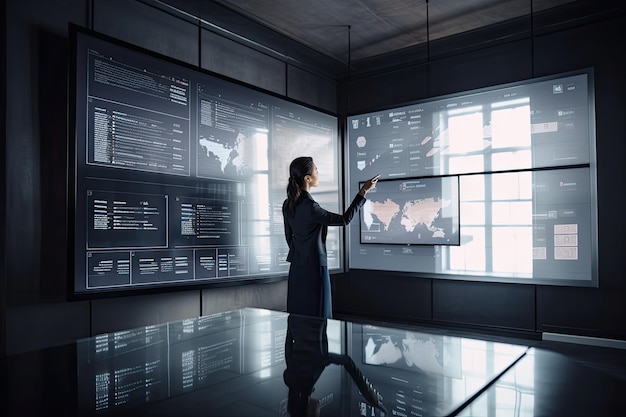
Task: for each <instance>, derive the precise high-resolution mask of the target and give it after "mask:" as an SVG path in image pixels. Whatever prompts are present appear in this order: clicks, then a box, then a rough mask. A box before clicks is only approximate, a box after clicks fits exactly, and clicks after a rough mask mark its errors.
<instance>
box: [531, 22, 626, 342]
mask: <svg viewBox="0 0 626 417" xmlns="http://www.w3.org/2000/svg"><path fill="white" fill-rule="evenodd" d="M625 35H626V18H625V16H624V14H623V13H622V14H621V15H620V14H617V15H615V16H613V17H612V18H610V19H606V20H602V21H599V22H596V23H594V24H590V25H584V26H578V27H573V28H570V29H569V30H567V31H563V32H558V33H554V34H548V35H544V36H541V37H538V38H537V40H536V41H535V53H536V59H535V65H536V71H537V72H538V73H542V74H543V73H552V72H558V71H564V70H569V69H575V68H585V67H593V68H594V78H595V106H596V154H597V165H596V169H597V183H598V193H597V198H598V239H599V247H598V252H599V257H598V265H599V288H596V289H587V290H585V289H574V288H563V289H558V288H550V287H539V288H538V292H537V294H538V297H537V325H538V328H539V330H542V331H550V332H563V333H572V334H583V335H596V336H597V335H600V336H602V335H604V336H606V337H615V338H621V339H626V320H624V317H626V303H624V301H623V300H624V299H625V298H626V279H625V277H626V257H625V256H624V254H625V253H626V242H625V241H624V239H623V236H624V231H626V218H625V217H624V215H623V211H624V207H625V206H626V193H625V192H624V191H623V187H622V186H621V185H619V184H621V179H623V178H625V177H626V164H624V157H625V155H626V141H625V140H624V138H626V125H625V124H624V115H625V114H626V100H625V99H624V97H626V79H625V78H624V76H623V66H622V65H621V64H620V63H619V61H620V58H619V54H618V53H616V40H617V39H623V37H624V36H625Z"/></svg>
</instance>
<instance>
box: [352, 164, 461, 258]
mask: <svg viewBox="0 0 626 417" xmlns="http://www.w3.org/2000/svg"><path fill="white" fill-rule="evenodd" d="M444 179H454V180H455V181H454V183H455V189H456V193H454V195H452V196H451V197H452V198H453V205H454V207H456V210H455V212H456V213H455V214H456V215H455V217H453V220H456V221H455V222H453V223H452V229H456V233H455V234H454V236H455V238H454V240H453V241H452V242H449V243H445V242H441V243H435V242H420V241H419V240H414V241H409V240H407V241H402V242H389V241H382V242H381V241H375V240H367V239H364V237H365V234H366V233H364V230H363V223H364V220H363V216H364V210H363V208H361V210H360V211H359V238H360V241H359V243H360V244H361V245H399V246H460V245H461V238H460V236H461V223H460V216H461V208H460V197H461V195H460V187H459V176H458V175H435V176H427V177H424V176H423V177H402V178H400V177H395V178H386V179H379V180H378V182H377V185H376V186H377V187H378V186H379V184H385V183H386V184H394V183H398V184H400V183H403V182H406V181H420V180H427V181H430V180H432V181H436V180H439V184H440V185H443V181H444ZM363 184H365V183H364V182H359V188H360V187H362V186H363ZM375 191H376V188H375V189H374V192H375ZM440 197H443V192H442V193H441V195H440ZM370 198H371V197H370ZM365 204H367V202H366V203H365ZM409 235H411V232H407V233H406V236H409ZM433 239H434V238H433Z"/></svg>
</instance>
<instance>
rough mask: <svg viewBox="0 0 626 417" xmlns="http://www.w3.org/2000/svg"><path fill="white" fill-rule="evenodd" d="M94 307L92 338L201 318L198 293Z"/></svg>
mask: <svg viewBox="0 0 626 417" xmlns="http://www.w3.org/2000/svg"><path fill="white" fill-rule="evenodd" d="M91 303H92V306H91V334H92V335H95V334H101V333H108V332H114V331H118V330H124V329H133V328H136V327H141V326H149V325H152V324H159V323H165V322H168V321H172V320H182V319H186V318H190V317H198V316H199V315H200V292H199V291H185V292H182V291H181V292H173V293H168V294H152V295H144V296H135V297H119V298H108V299H101V300H94V301H92V302H91Z"/></svg>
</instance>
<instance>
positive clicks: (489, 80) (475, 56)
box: [428, 40, 532, 96]
mask: <svg viewBox="0 0 626 417" xmlns="http://www.w3.org/2000/svg"><path fill="white" fill-rule="evenodd" d="M531 52H532V51H531V42H530V40H522V41H515V42H512V43H507V44H501V45H495V46H493V47H490V48H485V49H478V50H475V51H472V52H468V53H463V54H459V55H455V56H453V57H448V58H445V59H441V60H437V61H433V62H431V63H430V65H429V67H430V71H429V76H430V78H429V82H430V84H429V91H428V93H429V95H430V96H441V95H446V94H451V93H458V92H463V91H468V90H474V89H478V88H483V87H488V86H492V85H498V84H504V83H509V82H513V81H518V80H523V79H527V78H531V77H532V59H531V56H532V53H531Z"/></svg>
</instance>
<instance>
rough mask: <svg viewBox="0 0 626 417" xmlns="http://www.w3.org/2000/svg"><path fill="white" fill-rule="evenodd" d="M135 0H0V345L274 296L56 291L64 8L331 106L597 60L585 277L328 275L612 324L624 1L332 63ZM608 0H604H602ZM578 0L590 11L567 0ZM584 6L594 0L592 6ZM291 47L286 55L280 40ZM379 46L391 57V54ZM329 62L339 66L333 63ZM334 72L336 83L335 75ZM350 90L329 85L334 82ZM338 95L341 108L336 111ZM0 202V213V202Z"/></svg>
mask: <svg viewBox="0 0 626 417" xmlns="http://www.w3.org/2000/svg"><path fill="white" fill-rule="evenodd" d="M156 3H159V2H150V1H148V0H146V1H140V0H30V1H28V2H25V1H20V0H8V1H7V2H6V3H5V6H4V7H5V9H4V12H5V14H6V16H5V18H4V19H3V21H5V22H6V39H5V40H4V42H3V44H4V45H5V46H6V48H5V49H6V51H5V54H6V75H5V80H6V94H3V98H4V100H3V102H4V103H5V107H6V109H5V111H4V112H3V113H4V114H5V119H3V120H6V129H5V130H4V131H5V132H6V137H5V141H4V146H5V148H6V149H5V153H4V155H5V158H4V161H3V162H4V175H5V178H4V179H5V180H6V181H5V182H4V184H5V187H6V189H5V190H4V192H3V195H4V196H5V206H4V213H3V216H2V220H1V221H2V228H4V231H5V233H4V234H3V236H4V242H3V243H4V254H3V259H2V263H3V266H4V268H3V274H4V275H2V276H0V279H2V286H1V287H0V288H1V289H2V290H5V291H1V295H0V297H2V305H3V310H4V311H3V313H5V316H4V317H5V319H4V321H3V326H2V329H3V330H2V331H3V335H2V337H3V340H2V342H3V348H4V350H5V352H6V353H8V354H11V353H18V352H23V351H29V350H33V349H38V348H41V347H47V346H56V345H60V344H63V343H67V342H68V341H73V340H76V339H77V338H81V337H87V336H90V335H93V334H97V333H100V332H105V331H112V330H117V329H126V328H128V327H134V326H142V325H149V324H155V323H158V322H163V321H168V320H176V319H180V318H184V317H190V316H197V315H202V314H211V313H213V312H218V311H223V310H227V309H231V308H239V307H245V306H254V307H263V308H271V309H278V310H280V309H284V307H285V304H286V303H285V298H286V282H285V281H284V280H278V281H275V282H269V283H259V284H249V285H244V286H240V287H220V288H202V289H194V290H187V291H172V292H165V293H158V294H144V295H127V296H119V297H107V298H103V299H95V300H82V301H73V300H72V299H70V298H69V297H68V295H67V283H68V279H70V278H69V277H68V255H69V254H68V237H67V236H66V233H67V229H68V224H67V219H66V213H67V206H66V205H67V203H66V199H67V193H68V187H67V182H66V169H67V163H68V161H67V156H66V155H67V154H66V151H67V149H66V148H67V135H68V128H67V102H68V97H67V88H68V79H67V74H68V68H67V62H68V47H69V45H68V23H73V24H77V25H79V26H83V27H86V28H90V29H94V30H97V31H99V32H102V33H105V34H107V35H110V36H113V37H115V38H118V39H121V40H123V41H127V42H130V43H132V44H135V45H137V46H140V47H143V48H147V49H150V50H152V51H156V52H158V53H161V54H164V55H167V56H169V57H171V58H173V59H177V60H180V61H184V62H186V63H188V64H191V65H195V66H198V68H200V69H206V70H210V71H215V72H217V73H219V74H222V75H227V76H230V77H232V78H234V79H235V80H237V81H240V82H245V83H249V84H250V85H253V86H256V87H259V88H262V89H264V90H267V91H268V92H271V93H273V94H278V95H283V96H285V97H287V98H291V99H294V100H296V101H300V102H303V103H305V104H307V105H310V106H313V107H316V108H320V109H322V110H326V111H329V112H338V113H339V116H340V118H341V117H342V116H344V115H345V114H346V113H348V112H359V111H368V110H372V109H378V108H381V107H388V106H393V105H396V104H400V103H406V102H410V101H415V100H419V99H423V98H427V97H433V96H437V95H442V94H447V93H454V92H459V91H465V90H471V89H476V88H481V87H485V86H489V85H496V84H501V83H506V82H513V81H517V80H522V79H526V78H531V77H535V76H541V75H548V74H553V73H559V72H563V71H569V70H573V69H578V68H584V67H590V66H591V67H594V70H595V74H596V116H597V120H596V128H597V162H598V164H597V171H598V208H599V216H598V217H599V225H598V226H599V239H600V244H599V251H600V258H599V270H600V277H599V282H600V286H599V288H568V287H547V286H534V285H520V284H493V283H481V282H464V281H449V280H439V279H423V278H421V279H416V278H413V277H410V276H407V275H406V274H397V273H386V272H378V271H376V272H374V271H359V270H355V271H350V272H349V273H346V274H341V276H337V277H334V280H333V286H334V290H335V293H334V306H335V309H336V312H338V313H340V314H350V315H358V316H363V317H369V318H376V319H381V320H384V319H393V320H400V321H405V322H432V323H436V324H463V325H468V326H480V327H492V328H509V329H516V330H524V331H529V332H542V331H550V332H561V333H571V334H580V335H587V336H598V337H610V338H618V339H626V321H624V320H623V317H625V316H626V303H624V302H623V300H624V299H625V298H626V279H625V277H626V257H624V254H625V253H626V248H625V243H624V239H623V236H624V231H625V230H626V228H625V222H626V220H625V218H624V216H623V215H622V211H623V207H624V206H625V205H626V193H624V192H623V187H622V186H621V185H620V181H621V180H622V178H624V176H625V175H624V174H625V172H624V171H625V169H626V168H625V166H626V164H624V163H623V161H624V159H625V156H626V155H625V154H626V149H625V146H626V125H625V124H624V115H625V114H626V102H625V100H624V97H626V77H623V75H622V73H623V71H622V68H623V67H622V64H621V54H620V53H619V52H620V50H619V45H620V43H619V42H620V41H621V39H623V38H624V34H625V33H624V32H625V28H626V17H625V15H624V9H623V6H622V7H621V8H620V9H618V11H617V12H614V13H603V12H602V3H607V2H598V1H589V2H588V1H586V0H583V1H579V2H574V3H575V5H576V6H575V7H574V6H573V7H572V10H566V11H564V12H563V13H558V14H554V15H546V16H538V17H537V19H535V21H534V22H532V23H533V25H534V26H532V27H531V22H529V21H525V20H521V21H516V22H513V23H510V24H509V25H502V26H500V27H498V28H496V30H495V33H492V32H487V33H483V34H482V35H481V34H473V35H471V36H464V37H459V38H456V39H452V40H447V41H445V42H441V43H440V44H437V45H435V44H433V45H432V48H431V50H430V54H429V55H427V54H425V53H424V51H423V50H419V51H416V53H408V52H407V51H403V53H402V55H400V56H399V57H398V60H397V61H395V62H393V60H391V59H392V57H390V56H386V57H385V62H376V60H372V61H368V62H362V63H355V66H354V72H353V78H352V79H351V80H350V82H349V83H347V82H346V80H345V79H344V78H342V77H343V76H344V75H345V68H337V66H336V63H333V62H324V60H323V59H322V58H321V57H320V56H318V55H315V53H313V52H312V51H310V50H308V49H306V48H303V49H300V48H298V47H297V45H294V44H293V42H290V41H288V40H285V39H281V38H279V37H277V36H276V34H275V33H271V32H270V31H267V30H263V29H262V28H258V27H255V26H254V25H252V24H250V22H248V21H245V20H244V21H243V23H242V22H241V21H238V20H237V18H236V17H235V16H232V15H229V14H228V13H225V12H224V11H223V10H220V9H219V8H215V7H213V6H210V5H209V3H210V2H199V1H192V0H175V1H171V2H170V4H173V5H175V6H176V7H180V8H185V9H186V10H188V11H189V12H190V13H191V14H195V15H197V16H202V18H203V19H205V20H209V21H210V20H215V21H216V22H218V23H219V24H220V25H223V26H228V25H231V26H230V27H233V28H238V30H239V31H240V32H241V35H242V36H243V37H244V38H248V39H254V40H256V41H258V42H259V43H263V44H266V45H270V46H272V50H271V51H268V50H263V49H262V48H258V47H255V46H254V45H253V44H248V43H246V42H245V41H242V40H240V39H239V40H238V39H233V38H231V37H228V36H224V35H223V34H222V33H218V32H215V31H212V30H211V29H210V28H209V27H207V26H206V25H204V26H203V25H201V24H199V23H198V21H197V20H195V19H194V18H193V17H189V16H186V17H185V16H181V15H179V14H177V13H176V11H175V10H171V9H163V8H159V7H156V6H155V4H156ZM608 3H611V2H608ZM578 4H585V5H588V4H591V5H592V6H593V7H596V9H595V10H591V11H589V10H586V9H579V8H578V6H577V5H578ZM594 5H595V6H594ZM286 51H289V52H290V54H291V56H295V55H297V57H298V60H297V61H298V62H299V63H300V64H299V65H296V64H294V62H293V61H290V60H289V59H285V58H284V55H281V54H283V53H285V52H286ZM390 60H391V61H390ZM333 74H341V75H338V76H336V77H333ZM338 86H339V87H340V88H339V89H338V88H337V87H338ZM338 90H339V91H340V92H345V91H346V90H347V91H349V94H339V96H337V91H338ZM338 109H339V110H338ZM0 213H2V212H0Z"/></svg>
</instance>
